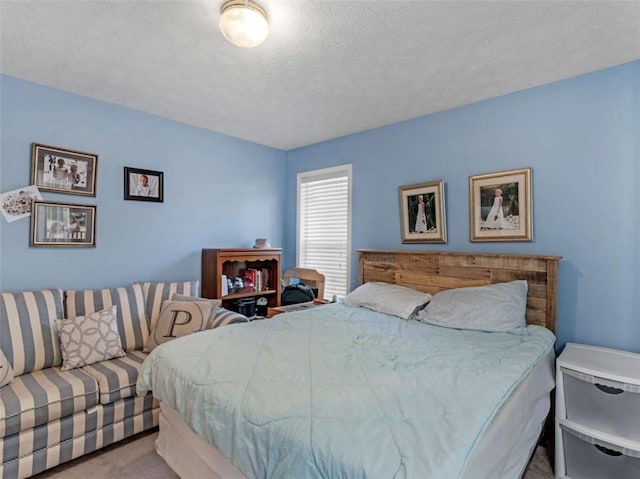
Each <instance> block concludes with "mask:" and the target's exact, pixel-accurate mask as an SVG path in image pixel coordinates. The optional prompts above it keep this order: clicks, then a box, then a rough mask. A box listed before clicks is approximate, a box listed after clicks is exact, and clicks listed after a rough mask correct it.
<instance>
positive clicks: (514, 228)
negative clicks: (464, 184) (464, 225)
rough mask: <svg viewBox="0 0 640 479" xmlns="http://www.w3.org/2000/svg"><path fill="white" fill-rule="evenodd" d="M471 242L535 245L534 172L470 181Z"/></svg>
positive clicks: (477, 177)
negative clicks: (532, 198) (532, 183)
mask: <svg viewBox="0 0 640 479" xmlns="http://www.w3.org/2000/svg"><path fill="white" fill-rule="evenodd" d="M469 223H470V224H469V229H470V237H471V238H470V239H471V241H533V205H532V201H531V168H522V169H519V170H509V171H501V172H497V173H486V174H483V175H475V176H470V177H469Z"/></svg>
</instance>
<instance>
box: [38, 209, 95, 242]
mask: <svg viewBox="0 0 640 479" xmlns="http://www.w3.org/2000/svg"><path fill="white" fill-rule="evenodd" d="M96 213H97V206H95V205H79V204H75V203H58V202H54V201H42V200H33V204H32V206H31V234H30V244H31V246H51V247H85V248H93V247H95V246H96Z"/></svg>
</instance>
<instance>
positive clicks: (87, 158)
mask: <svg viewBox="0 0 640 479" xmlns="http://www.w3.org/2000/svg"><path fill="white" fill-rule="evenodd" d="M97 172H98V155H96V154H94V153H85V152H82V151H75V150H69V149H65V148H59V147H57V146H49V145H42V144H39V143H32V145H31V184H32V185H35V186H37V187H38V189H39V190H40V191H50V192H52V193H65V194H69V195H84V196H96V180H97Z"/></svg>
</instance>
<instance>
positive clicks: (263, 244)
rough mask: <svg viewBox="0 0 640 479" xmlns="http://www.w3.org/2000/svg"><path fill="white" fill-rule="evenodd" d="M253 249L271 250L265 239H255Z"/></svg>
mask: <svg viewBox="0 0 640 479" xmlns="http://www.w3.org/2000/svg"><path fill="white" fill-rule="evenodd" d="M253 247H254V248H271V243H269V240H268V239H267V238H256V244H254V245H253Z"/></svg>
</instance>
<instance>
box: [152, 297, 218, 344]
mask: <svg viewBox="0 0 640 479" xmlns="http://www.w3.org/2000/svg"><path fill="white" fill-rule="evenodd" d="M214 307H217V306H214V305H212V304H211V302H210V301H209V300H206V299H205V300H204V301H163V302H162V308H161V309H160V316H159V317H158V322H157V323H156V325H155V327H154V328H153V330H152V331H151V334H149V339H148V340H147V344H145V345H144V349H143V351H144V352H145V353H150V352H151V351H153V350H154V349H155V348H156V347H157V346H159V345H161V344H163V343H166V342H168V341H171V340H172V339H175V338H180V337H182V336H186V335H188V334H192V333H196V332H198V331H202V330H204V329H205V328H206V327H207V323H208V321H209V316H211V309H212V308H214Z"/></svg>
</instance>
